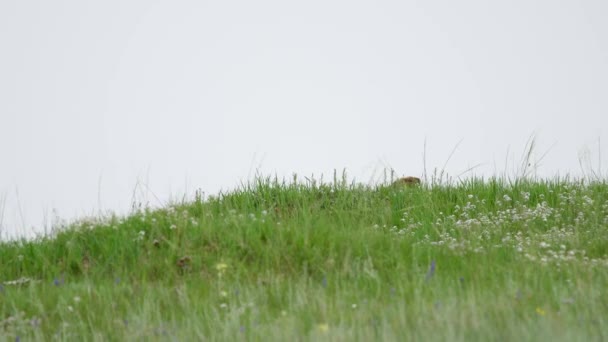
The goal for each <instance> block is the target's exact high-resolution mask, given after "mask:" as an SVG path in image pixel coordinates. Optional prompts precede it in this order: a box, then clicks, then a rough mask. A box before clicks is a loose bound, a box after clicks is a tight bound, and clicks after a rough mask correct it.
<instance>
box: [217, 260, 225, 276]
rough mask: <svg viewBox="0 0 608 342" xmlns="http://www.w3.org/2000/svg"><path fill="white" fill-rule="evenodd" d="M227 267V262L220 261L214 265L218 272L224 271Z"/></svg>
mask: <svg viewBox="0 0 608 342" xmlns="http://www.w3.org/2000/svg"><path fill="white" fill-rule="evenodd" d="M227 268H228V264H226V263H223V262H220V263H218V264H217V265H215V269H216V270H217V272H218V273H220V274H221V273H224V272H225V271H226V269H227Z"/></svg>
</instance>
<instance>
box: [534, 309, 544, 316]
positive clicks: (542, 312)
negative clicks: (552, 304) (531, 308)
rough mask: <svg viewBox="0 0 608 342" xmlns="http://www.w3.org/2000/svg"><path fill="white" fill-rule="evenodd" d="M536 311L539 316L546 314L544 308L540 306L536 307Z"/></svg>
mask: <svg viewBox="0 0 608 342" xmlns="http://www.w3.org/2000/svg"><path fill="white" fill-rule="evenodd" d="M536 313H537V314H539V315H541V316H544V315H545V314H546V312H545V310H543V309H541V308H536Z"/></svg>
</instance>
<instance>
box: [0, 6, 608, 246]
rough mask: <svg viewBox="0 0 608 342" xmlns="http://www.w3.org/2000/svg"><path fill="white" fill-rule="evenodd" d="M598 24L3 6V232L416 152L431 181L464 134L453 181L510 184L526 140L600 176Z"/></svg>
mask: <svg viewBox="0 0 608 342" xmlns="http://www.w3.org/2000/svg"><path fill="white" fill-rule="evenodd" d="M606 18H608V2H606V1H604V0H597V1H591V0H584V1H581V0H578V1H573V0H572V1H555V0H553V1H531V0H527V1H470V0H464V1H449V0H443V1H403V0H402V1H378V0H376V1H352V0H350V1H331V0H324V1H315V0H312V1H278V0H277V1H264V0H262V1H213V2H210V1H175V0H174V1H166V0H160V1H118V0H109V1H83V0H69V1H68V0H64V1H40V0H39V1H20V0H19V1H17V0H5V1H1V2H0V158H1V159H0V218H1V226H2V227H1V228H2V230H3V232H2V233H1V235H3V236H11V235H14V234H31V233H32V231H40V229H42V227H43V226H44V225H45V224H47V225H48V224H49V222H50V221H52V216H54V215H55V214H57V215H59V216H60V217H61V218H63V219H66V220H71V219H74V218H76V217H81V216H83V215H91V214H97V213H99V212H100V211H103V212H107V211H108V210H112V211H117V212H123V213H124V212H126V211H127V210H128V209H129V207H130V204H131V201H132V195H133V192H134V189H135V188H136V184H137V182H138V181H139V182H141V183H146V184H147V189H148V190H149V191H148V192H147V195H146V194H145V192H146V191H143V190H142V191H138V192H139V195H138V196H139V197H138V198H139V199H140V200H144V199H145V198H148V199H149V200H150V203H151V204H153V205H157V204H159V203H158V202H157V201H156V199H154V196H152V195H150V194H151V193H153V194H154V195H155V196H156V197H158V198H159V199H160V201H161V202H165V201H167V200H169V199H170V198H175V197H179V196H181V195H183V194H184V193H188V194H191V193H192V192H193V191H194V190H195V189H197V188H202V189H203V190H204V191H205V192H206V193H208V194H212V193H215V192H217V191H219V190H220V189H229V188H233V187H234V186H236V185H237V184H238V183H239V182H241V181H246V180H247V179H248V177H251V175H252V174H254V173H255V170H256V169H258V170H259V172H261V173H262V174H264V175H274V174H275V173H276V174H278V175H279V176H289V175H291V174H292V173H294V172H296V173H298V174H299V175H301V176H310V175H311V174H313V173H314V174H315V175H319V174H321V173H323V174H325V176H326V178H330V176H331V174H332V170H334V169H338V170H342V169H343V168H346V169H347V171H348V173H349V174H350V175H351V176H353V177H355V178H357V179H358V180H360V181H363V182H368V181H369V180H370V179H372V178H373V176H374V171H376V177H377V175H378V172H380V171H381V170H382V168H384V167H392V168H394V169H395V170H396V171H397V172H398V173H399V174H402V175H419V176H420V175H421V174H422V173H423V169H424V167H423V162H422V155H423V152H424V141H425V139H426V141H427V147H426V154H427V161H426V164H427V169H429V170H432V169H433V168H435V167H437V168H442V167H443V165H444V163H445V162H446V160H447V159H448V156H449V155H450V152H451V150H452V149H453V148H454V147H456V145H457V144H458V142H459V141H461V140H462V142H461V143H460V145H458V149H457V150H456V152H455V154H454V156H453V157H452V159H451V160H450V162H449V163H448V164H447V166H446V171H447V172H449V173H451V174H453V175H458V174H460V173H461V172H463V171H465V170H466V169H468V168H469V167H471V166H474V165H477V164H482V165H481V166H480V167H478V168H476V169H475V174H477V175H493V174H497V173H501V172H502V171H503V170H504V168H505V160H508V162H507V164H508V169H509V171H513V170H514V168H515V166H514V165H515V164H516V163H517V162H518V161H519V158H520V157H521V155H522V154H523V148H524V145H525V143H526V140H527V139H528V138H529V137H530V136H531V135H532V134H536V137H537V143H538V146H537V151H536V152H537V154H536V158H538V157H539V156H540V155H542V154H543V153H544V152H546V151H549V153H548V155H547V156H546V157H545V159H544V160H543V161H542V165H541V166H539V167H538V168H537V170H536V171H537V174H538V175H539V176H543V177H553V176H555V175H565V174H570V175H576V176H578V175H580V174H581V171H580V167H579V158H580V157H581V156H583V157H584V159H585V160H587V162H588V163H589V162H590V163H592V164H591V165H587V166H586V167H587V168H588V169H591V168H594V169H595V170H596V171H597V170H598V169H599V160H600V159H603V160H604V161H606V160H607V158H606V156H608V154H607V152H606V151H607V150H608V146H607V145H606V141H608V125H607V124H608V20H606ZM600 146H601V147H602V148H603V149H600V148H599V147H600ZM507 152H508V153H509V154H508V155H507ZM602 172H603V173H604V174H605V172H604V171H603V170H602ZM467 175H471V173H469V174H467ZM144 188H145V187H140V189H144ZM142 192H143V193H144V194H142ZM142 196H143V197H142ZM53 210H55V213H53ZM32 226H33V227H34V228H31V227H32ZM32 229H33V230H32Z"/></svg>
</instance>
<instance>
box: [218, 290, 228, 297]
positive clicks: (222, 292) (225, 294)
mask: <svg viewBox="0 0 608 342" xmlns="http://www.w3.org/2000/svg"><path fill="white" fill-rule="evenodd" d="M220 297H228V292H226V291H220Z"/></svg>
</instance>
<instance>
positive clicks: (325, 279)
mask: <svg viewBox="0 0 608 342" xmlns="http://www.w3.org/2000/svg"><path fill="white" fill-rule="evenodd" d="M321 285H322V286H323V287H327V276H325V277H323V280H321Z"/></svg>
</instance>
